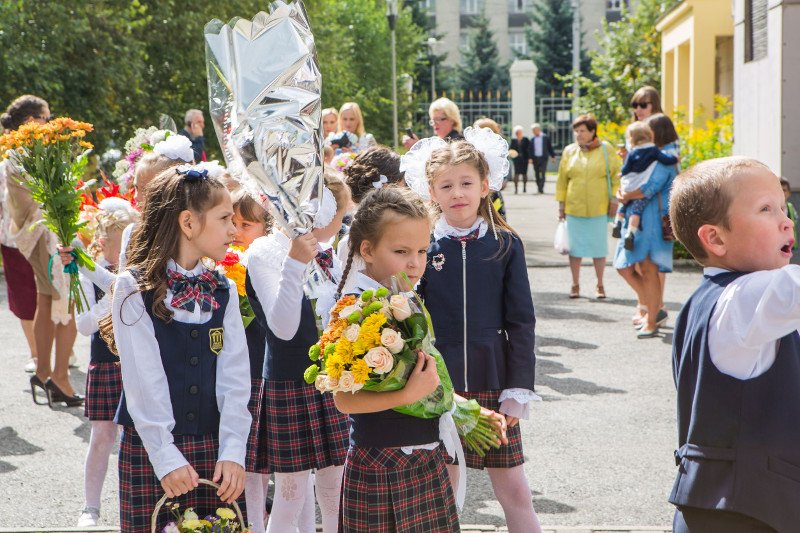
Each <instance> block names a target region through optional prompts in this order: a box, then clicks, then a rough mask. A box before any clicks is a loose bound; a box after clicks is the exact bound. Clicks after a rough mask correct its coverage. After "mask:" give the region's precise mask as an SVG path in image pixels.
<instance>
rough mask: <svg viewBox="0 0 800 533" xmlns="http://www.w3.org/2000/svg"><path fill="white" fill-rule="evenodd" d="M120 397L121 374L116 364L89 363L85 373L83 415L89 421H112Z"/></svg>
mask: <svg viewBox="0 0 800 533" xmlns="http://www.w3.org/2000/svg"><path fill="white" fill-rule="evenodd" d="M121 395H122V372H121V371H120V368H119V364H118V363H90V364H89V370H88V371H87V372H86V401H85V402H84V403H83V414H84V416H86V418H88V419H89V420H114V415H115V414H116V413H117V407H118V406H119V398H120V396H121Z"/></svg>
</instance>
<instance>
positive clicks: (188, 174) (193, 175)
mask: <svg viewBox="0 0 800 533" xmlns="http://www.w3.org/2000/svg"><path fill="white" fill-rule="evenodd" d="M175 173H176V174H179V175H181V176H183V179H184V180H185V181H187V182H189V183H194V182H195V181H202V180H206V179H208V170H207V169H205V168H202V167H200V166H192V165H181V166H179V167H178V168H176V169H175Z"/></svg>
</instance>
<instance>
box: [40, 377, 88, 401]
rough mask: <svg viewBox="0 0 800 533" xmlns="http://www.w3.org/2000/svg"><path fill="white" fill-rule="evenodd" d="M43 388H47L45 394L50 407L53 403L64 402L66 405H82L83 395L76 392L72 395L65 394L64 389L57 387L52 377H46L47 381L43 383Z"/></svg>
mask: <svg viewBox="0 0 800 533" xmlns="http://www.w3.org/2000/svg"><path fill="white" fill-rule="evenodd" d="M44 386H45V389H47V395H48V398H49V399H50V407H53V404H54V403H62V402H63V403H65V404H67V407H80V406H81V405H83V395H82V394H78V393H77V392H76V393H75V394H73V395H72V396H67V395H66V394H65V393H64V391H62V390H61V389H59V388H58V385H56V384H55V383H54V382H53V380H52V379H48V380H47V382H46V383H45V384H44Z"/></svg>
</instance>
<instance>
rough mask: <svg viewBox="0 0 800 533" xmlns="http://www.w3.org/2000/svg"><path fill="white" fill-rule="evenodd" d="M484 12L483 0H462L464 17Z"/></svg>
mask: <svg viewBox="0 0 800 533" xmlns="http://www.w3.org/2000/svg"><path fill="white" fill-rule="evenodd" d="M482 11H483V0H461V14H462V15H479V14H480V13H481V12H482Z"/></svg>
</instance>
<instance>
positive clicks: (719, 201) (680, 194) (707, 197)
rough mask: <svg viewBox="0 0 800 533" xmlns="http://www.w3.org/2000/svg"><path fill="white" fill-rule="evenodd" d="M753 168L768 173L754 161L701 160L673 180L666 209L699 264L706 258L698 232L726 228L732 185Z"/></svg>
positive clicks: (683, 241) (682, 241)
mask: <svg viewBox="0 0 800 533" xmlns="http://www.w3.org/2000/svg"><path fill="white" fill-rule="evenodd" d="M752 169H758V170H767V171H769V168H768V167H767V166H766V165H765V164H763V163H761V162H759V161H756V160H755V159H751V158H749V157H739V156H734V157H721V158H718V159H709V160H708V161H703V162H702V163H698V164H696V165H694V166H693V167H691V168H689V169H688V170H686V171H685V172H682V173H681V174H680V175H679V176H678V177H677V178H675V183H673V185H672V192H671V193H670V206H669V215H670V219H671V221H672V229H673V230H674V231H675V236H676V237H677V238H678V240H679V241H680V242H681V243H683V245H684V246H685V247H686V249H687V250H688V251H689V253H691V254H692V256H693V257H694V258H695V259H696V260H697V262H698V263H700V264H704V261H705V260H706V259H708V252H707V251H706V249H705V248H704V247H703V244H702V242H701V241H700V237H698V235H697V232H698V230H699V229H700V227H701V226H704V225H706V224H712V225H715V226H722V227H723V228H726V229H728V228H729V223H730V221H729V217H728V215H729V213H728V212H729V210H730V206H731V203H732V202H733V198H734V194H733V192H734V190H733V188H732V187H731V184H732V182H733V180H734V178H737V177H739V176H740V175H742V174H743V173H745V172H746V171H748V170H752Z"/></svg>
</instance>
